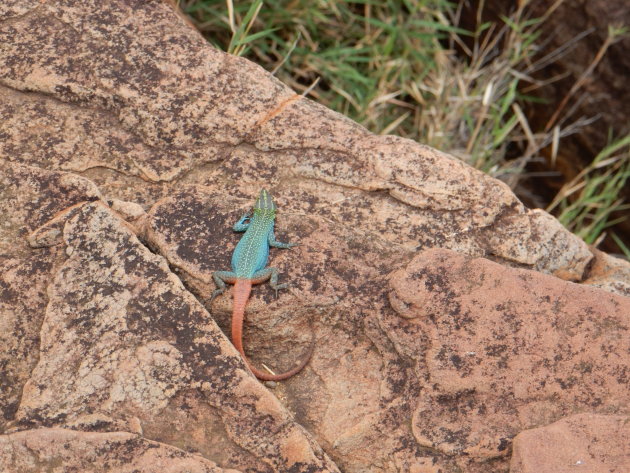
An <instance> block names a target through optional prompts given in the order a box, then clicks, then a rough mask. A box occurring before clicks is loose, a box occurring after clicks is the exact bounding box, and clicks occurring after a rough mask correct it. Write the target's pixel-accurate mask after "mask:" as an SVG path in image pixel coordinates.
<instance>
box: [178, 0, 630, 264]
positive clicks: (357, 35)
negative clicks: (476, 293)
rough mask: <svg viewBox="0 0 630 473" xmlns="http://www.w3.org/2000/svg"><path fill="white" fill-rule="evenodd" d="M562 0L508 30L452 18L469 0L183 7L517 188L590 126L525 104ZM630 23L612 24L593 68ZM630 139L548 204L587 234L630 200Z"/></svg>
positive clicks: (377, 119)
mask: <svg viewBox="0 0 630 473" xmlns="http://www.w3.org/2000/svg"><path fill="white" fill-rule="evenodd" d="M522 3H523V4H526V3H527V2H522ZM559 3H560V2H556V3H554V5H553V6H552V7H551V8H550V10H549V11H548V12H547V14H546V15H545V16H543V17H542V18H535V19H532V18H528V16H527V14H526V12H525V11H524V10H519V11H517V12H516V13H515V14H513V15H512V16H511V17H510V18H503V26H502V27H500V28H497V27H496V25H493V24H490V23H481V22H480V21H478V22H477V23H478V24H480V26H479V28H478V29H477V31H473V32H469V31H465V30H463V29H460V28H457V27H454V26H453V25H457V24H459V23H460V22H459V17H460V15H461V12H462V4H463V2H459V3H452V2H449V1H446V0H381V1H376V0H358V1H352V2H349V1H339V0H317V1H313V0H266V1H265V2H264V3H263V1H262V0H253V1H248V2H244V1H242V2H234V1H233V0H183V1H181V2H180V7H181V8H182V9H183V10H184V12H186V13H187V14H189V15H190V16H191V18H192V19H193V21H194V22H195V23H196V24H197V26H198V28H199V29H200V30H201V31H202V32H203V33H205V34H206V36H207V37H208V39H209V40H210V41H211V42H213V44H215V46H217V47H218V48H220V49H223V50H225V51H228V52H230V53H232V54H235V55H241V56H246V57H248V58H249V59H251V60H252V61H254V62H256V63H258V64H260V65H262V66H263V67H265V68H267V69H268V70H269V71H270V72H272V73H273V74H275V75H276V76H277V77H278V78H279V79H280V80H281V81H283V82H284V83H286V84H287V85H289V86H290V87H292V88H293V89H294V90H296V91H298V92H302V93H309V94H310V95H311V96H312V97H313V99H314V100H316V101H318V102H320V103H322V104H324V105H326V106H328V107H330V108H332V109H334V110H336V111H339V112H341V113H343V114H344V115H347V116H349V117H350V118H352V119H354V120H356V121H357V122H359V123H361V124H363V125H364V126H365V127H367V128H368V129H369V130H371V131H372V132H374V133H379V134H387V133H393V134H396V135H399V136H403V137H407V138H411V139H414V140H417V141H420V142H422V143H426V144H428V145H430V146H433V147H435V148H438V149H440V150H443V151H446V152H449V153H451V154H453V155H455V156H457V157H459V158H460V159H462V160H464V161H466V162H467V163H469V164H470V165H472V166H474V167H476V168H478V169H481V170H483V171H485V172H487V173H489V174H491V175H492V176H494V177H497V178H499V179H502V180H504V181H505V182H507V183H508V185H510V186H511V187H512V188H513V189H515V190H516V192H517V194H518V185H519V181H520V179H521V178H522V176H523V173H524V169H525V166H526V164H527V163H528V162H530V161H531V160H535V159H541V158H540V152H541V150H542V149H543V148H548V147H550V146H551V150H552V153H553V155H554V156H555V153H557V150H558V147H559V142H560V140H561V139H562V138H563V137H564V136H566V135H568V134H571V133H575V132H576V130H577V129H579V128H580V127H581V126H584V125H586V124H588V121H586V120H578V121H577V122H574V123H570V124H565V125H563V126H562V127H560V126H559V125H557V124H558V123H563V122H564V121H566V120H561V119H560V118H561V115H560V113H561V111H562V110H561V109H563V108H564V106H562V107H560V108H559V110H558V113H557V114H556V115H554V117H553V118H552V120H550V122H549V123H548V125H547V127H546V130H544V131H541V132H535V131H533V130H532V128H531V127H530V125H529V123H528V122H527V119H526V117H525V114H524V113H523V111H522V109H523V104H525V103H526V102H528V101H532V100H535V99H534V98H533V97H531V96H530V95H529V94H530V93H531V92H533V91H534V90H535V89H536V88H538V87H541V86H543V85H544V83H542V82H540V81H538V80H535V79H534V78H533V77H532V75H533V73H534V72H536V71H538V70H540V69H541V68H543V67H544V66H546V65H548V64H549V63H550V62H552V61H553V58H554V55H556V54H557V53H560V52H554V53H553V54H550V55H548V56H545V57H539V56H538V55H537V52H538V47H537V41H539V39H540V38H539V34H540V29H539V28H540V25H541V24H542V22H544V21H545V19H546V17H548V16H549V15H550V14H551V13H552V12H553V10H554V9H555V8H556V7H557V6H558V5H559ZM625 33H626V32H625V30H620V29H616V30H615V29H611V31H610V35H609V36H610V38H609V41H608V42H607V44H605V45H604V46H603V47H602V50H600V53H601V54H598V57H597V58H595V60H594V61H593V64H592V67H591V68H590V69H591V70H592V68H594V67H595V65H596V63H597V62H599V60H600V59H601V57H603V55H604V54H605V52H606V49H607V48H608V47H609V46H610V44H612V43H613V42H614V41H615V40H616V39H617V38H619V37H620V36H621V35H623V34H625ZM577 40H579V38H576V41H577ZM587 72H588V71H587ZM580 82H581V81H578V83H576V85H575V86H574V87H573V88H572V89H571V90H570V91H569V93H568V95H567V99H568V97H569V96H570V95H573V94H576V93H578V92H579V89H580V87H581V85H582V84H581V83H580ZM629 145H630V137H622V138H620V139H619V140H617V141H615V142H612V143H611V144H610V145H609V146H608V147H607V148H606V149H604V150H602V152H601V153H600V154H599V156H597V158H596V159H595V160H594V161H593V163H592V164H591V165H590V166H589V167H588V168H587V169H585V170H584V171H583V172H582V173H580V175H579V176H577V178H576V179H574V180H573V181H572V182H571V183H569V184H567V185H566V186H565V187H563V189H562V190H561V192H560V193H559V195H558V196H557V198H556V199H555V200H554V202H553V203H552V204H551V206H550V208H549V209H550V210H554V211H556V212H557V213H558V215H559V218H560V220H561V221H562V222H563V223H564V224H565V225H566V226H567V227H568V228H570V229H571V230H573V231H574V232H576V233H577V234H578V235H580V236H582V238H584V239H585V240H586V241H587V242H589V243H598V242H599V241H601V238H602V237H603V235H604V231H605V229H607V228H608V227H609V226H610V225H612V224H614V223H616V221H617V219H612V220H611V214H613V211H619V210H625V209H627V208H628V206H627V205H625V204H624V203H623V202H621V201H620V200H619V198H618V197H617V195H618V192H619V190H620V189H621V188H623V186H624V185H625V183H626V180H627V179H628V173H629V172H630V154H629V150H630V146H629ZM552 157H553V156H552ZM617 240H619V238H617ZM617 240H616V241H617ZM619 241H620V240H619ZM619 246H620V248H621V249H622V250H623V249H624V247H623V245H622V244H620V245H619ZM628 257H630V254H628Z"/></svg>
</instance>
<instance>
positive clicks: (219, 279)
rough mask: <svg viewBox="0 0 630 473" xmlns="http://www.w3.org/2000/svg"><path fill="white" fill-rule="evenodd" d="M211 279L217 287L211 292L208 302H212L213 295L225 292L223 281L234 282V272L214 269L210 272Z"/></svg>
mask: <svg viewBox="0 0 630 473" xmlns="http://www.w3.org/2000/svg"><path fill="white" fill-rule="evenodd" d="M212 279H213V280H214V283H215V284H216V286H217V288H216V290H214V291H213V292H212V295H211V296H210V302H212V301H213V300H214V298H215V297H217V296H218V295H220V294H223V293H224V292H225V283H228V284H234V283H235V282H236V273H233V272H232V271H215V272H214V273H212Z"/></svg>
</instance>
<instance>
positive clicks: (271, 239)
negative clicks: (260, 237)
mask: <svg viewBox="0 0 630 473" xmlns="http://www.w3.org/2000/svg"><path fill="white" fill-rule="evenodd" d="M267 241H268V242H269V246H273V247H274V248H285V249H288V248H292V247H294V246H298V244H297V243H281V242H279V241H278V240H276V237H275V235H274V234H273V231H271V232H269V237H268V238H267Z"/></svg>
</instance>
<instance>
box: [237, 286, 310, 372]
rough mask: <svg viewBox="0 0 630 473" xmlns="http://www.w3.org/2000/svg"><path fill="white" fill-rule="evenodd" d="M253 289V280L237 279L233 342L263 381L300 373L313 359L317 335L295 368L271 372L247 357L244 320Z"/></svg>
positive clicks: (247, 363)
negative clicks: (261, 368)
mask: <svg viewBox="0 0 630 473" xmlns="http://www.w3.org/2000/svg"><path fill="white" fill-rule="evenodd" d="M251 291H252V282H251V280H249V279H237V280H236V283H235V284H234V308H233V312H232V343H233V344H234V346H235V347H236V349H237V350H238V351H239V352H240V354H241V355H242V356H243V360H245V364H246V365H247V367H248V368H249V369H250V371H251V372H252V373H254V375H255V376H256V377H257V378H258V379H262V380H263V381H282V380H283V379H287V378H290V377H291V376H293V375H294V374H297V373H299V372H300V371H301V370H302V368H304V367H305V366H306V364H307V363H308V362H309V360H310V359H311V356H312V355H313V350H314V349H315V336H314V335H313V339H312V341H311V346H310V348H309V351H308V353H307V354H306V356H305V357H304V360H303V361H302V362H301V363H300V364H299V365H298V366H296V367H295V368H293V369H291V370H289V371H286V372H284V373H280V374H269V373H265V372H263V371H260V370H258V369H256V368H254V367H253V366H252V364H251V363H250V361H249V360H248V359H247V356H246V355H245V351H244V350H243V320H244V318H245V305H246V304H247V300H248V299H249V294H250V293H251Z"/></svg>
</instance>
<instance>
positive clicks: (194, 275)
mask: <svg viewBox="0 0 630 473" xmlns="http://www.w3.org/2000/svg"><path fill="white" fill-rule="evenodd" d="M0 17H2V18H4V19H5V20H4V22H3V23H0V96H1V97H2V100H0V118H1V120H0V135H1V136H2V139H1V140H0V153H1V154H2V155H3V156H6V159H5V160H4V161H3V162H2V163H1V165H0V166H1V168H0V173H1V174H0V178H1V179H2V181H1V184H2V186H1V187H0V192H1V193H2V199H0V206H1V210H2V212H3V214H4V215H5V216H6V219H5V224H4V225H0V237H1V238H0V250H1V253H0V254H1V255H2V256H1V258H2V259H1V261H2V272H1V273H0V281H1V285H0V290H1V291H2V292H0V296H1V299H0V301H1V303H2V305H1V306H0V310H1V311H2V314H1V318H0V320H1V321H2V324H3V325H2V328H3V333H2V335H0V336H1V337H3V338H2V340H1V341H2V343H3V347H6V349H3V350H2V351H0V369H2V373H1V376H2V378H1V379H2V382H3V384H5V380H6V384H7V385H8V386H9V389H7V390H4V389H3V390H2V392H1V394H0V408H1V409H2V416H3V421H4V424H3V425H2V428H3V431H4V432H5V433H8V432H11V435H23V436H24V438H29V436H30V435H36V434H34V433H33V432H35V431H36V430H35V429H42V428H54V429H72V430H75V431H80V434H79V433H77V434H76V435H77V436H78V437H77V438H78V439H79V440H77V442H78V443H72V445H73V447H72V448H73V449H75V450H76V451H75V453H74V454H73V455H71V457H72V458H71V457H70V456H65V457H63V458H65V460H63V461H62V464H63V462H67V464H68V465H82V464H84V463H82V462H83V461H84V460H82V459H83V458H84V455H83V453H82V452H83V448H84V447H83V446H82V445H83V442H84V441H85V440H84V439H85V438H86V437H81V435H83V434H85V433H86V432H98V433H99V435H105V436H107V435H114V434H116V432H118V434H120V432H123V434H120V435H124V436H128V435H132V434H133V435H135V436H138V437H137V438H138V439H140V440H138V442H139V443H140V444H141V445H146V444H145V442H154V443H150V445H151V446H154V445H155V442H157V443H159V444H160V445H163V446H164V448H166V449H167V450H168V449H169V448H177V449H181V450H183V451H187V452H195V453H197V454H199V455H200V456H202V457H203V458H205V459H207V460H210V461H212V462H214V464H216V465H219V467H222V468H223V467H224V468H234V469H237V470H240V471H263V472H284V471H291V472H294V473H298V472H309V473H312V472H320V471H322V472H327V471H338V468H339V469H342V470H343V471H347V472H359V471H411V472H414V473H437V472H438V471H440V470H441V471H457V470H458V469H460V470H461V468H465V469H466V471H471V472H474V471H489V469H490V471H506V468H507V464H508V457H507V455H508V452H509V445H510V439H511V438H512V437H513V436H514V435H516V434H517V433H518V432H519V431H521V430H523V429H525V428H529V427H534V426H538V425H545V424H548V423H549V422H552V421H554V420H557V419H558V418H560V417H561V416H563V415H567V414H569V413H571V412H573V410H578V409H585V408H588V409H589V410H591V411H593V412H603V411H605V410H607V409H610V410H615V409H617V410H618V411H619V412H626V411H627V409H628V406H627V397H628V396H627V395H626V396H625V397H624V394H627V379H626V378H624V376H625V371H624V364H623V363H624V358H623V356H624V353H626V352H624V350H626V349H627V337H625V338H624V336H623V334H624V333H625V332H624V330H625V327H626V326H627V317H625V318H624V311H626V312H625V314H627V313H628V311H627V304H628V302H627V299H625V298H623V297H621V296H615V295H612V294H610V293H607V292H604V291H602V290H600V289H595V288H591V287H584V286H583V285H577V284H572V283H568V282H566V281H563V280H562V279H568V280H575V281H583V280H586V281H588V282H591V283H593V284H597V285H600V286H601V287H605V288H606V289H608V290H610V291H619V292H623V290H624V287H625V286H624V285H625V284H626V282H627V281H628V280H629V279H630V276H629V275H630V266H629V265H627V264H624V263H619V264H618V265H617V266H615V269H614V271H613V270H610V271H608V269H606V270H602V271H599V269H598V268H602V267H604V268H608V267H609V266H606V264H608V263H605V258H599V256H598V255H597V254H595V256H594V254H593V251H591V250H590V249H589V248H588V247H587V246H586V245H585V244H584V243H583V242H582V241H581V240H579V239H578V238H577V237H575V236H574V235H572V234H570V233H569V232H567V231H566V230H564V229H563V228H561V226H560V225H559V224H558V222H556V221H555V220H554V219H553V218H551V217H550V216H549V215H547V214H545V213H544V212H541V211H532V210H528V209H526V208H525V207H524V206H523V205H522V204H521V203H520V202H519V201H518V200H517V199H516V198H515V197H514V195H513V194H512V193H511V192H510V191H509V189H508V188H507V187H506V186H505V185H504V184H502V183H500V182H499V181H496V180H494V179H491V178H489V177H487V176H485V175H483V174H481V173H479V172H477V171H475V170H472V169H470V168H468V167H466V166H465V165H463V164H462V163H461V162H459V161H457V160H455V159H454V158H452V157H449V156H446V155H444V154H443V153H440V152H438V151H436V150H433V149H430V148H427V147H425V146H422V145H420V144H417V143H414V142H411V141H408V140H403V139H400V138H396V137H384V136H373V135H370V134H369V133H368V132H367V131H366V130H364V129H363V128H361V127H359V126H358V125H356V124H355V123H353V122H351V121H350V120H348V119H346V118H344V117H342V116H340V115H338V114H335V113H333V112H330V111H329V110H326V109H325V108H324V107H321V106H320V105H317V104H314V103H313V102H311V101H308V100H306V99H304V98H302V97H299V96H297V95H296V94H295V93H293V92H292V91H290V90H289V89H287V88H286V87H284V86H283V85H282V84H280V83H279V82H278V81H276V80H275V79H274V78H272V77H271V76H269V74H267V73H266V72H265V71H263V70H262V69H261V68H259V67H257V66H255V65H252V64H250V63H248V62H247V61H244V60H242V59H239V58H234V57H231V56H228V55H225V54H223V53H220V52H218V51H216V50H214V49H213V48H212V47H210V46H209V45H208V44H207V43H206V42H205V41H203V40H202V38H201V37H200V36H199V35H198V34H197V33H196V32H195V31H194V30H192V29H191V28H190V27H189V25H188V24H187V23H186V22H184V21H183V20H182V19H181V18H180V17H179V16H177V15H176V14H175V12H173V10H172V9H171V8H170V7H169V6H168V5H165V4H163V3H161V2H143V1H131V2H130V1H124V2H123V1H112V2H106V3H102V2H96V1H87V2H79V1H74V0H65V1H61V0H57V1H49V2H44V3H40V2H31V3H29V2H23V3H20V4H19V5H18V4H16V3H14V2H13V3H5V4H2V6H0ZM261 187H266V188H268V189H270V190H271V192H272V193H273V194H274V197H275V198H276V201H277V204H278V207H279V209H280V211H279V216H278V226H277V234H278V238H279V239H281V240H283V239H284V240H290V241H295V242H297V243H299V244H300V245H299V246H298V247H296V248H292V249H291V250H290V251H282V252H278V251H272V253H271V257H272V264H273V265H274V266H277V267H278V268H279V270H280V277H281V280H282V281H283V282H288V283H290V285H291V286H290V288H289V289H288V290H285V291H280V293H279V296H278V298H277V299H276V298H275V295H274V293H273V291H272V290H271V289H270V288H269V287H267V286H260V287H256V288H255V289H254V292H253V295H252V300H251V301H250V303H249V304H248V306H247V314H246V327H245V347H246V350H247V351H248V353H249V354H250V355H251V357H252V359H253V360H254V362H255V363H256V364H257V365H259V364H261V363H263V362H264V363H265V364H267V365H269V366H271V367H272V368H274V369H277V370H283V369H286V368H287V367H290V366H291V364H292V363H293V362H295V360H296V359H297V358H299V356H300V355H301V354H302V353H303V350H304V349H305V348H306V347H307V346H308V342H309V340H310V337H311V333H314V334H315V337H316V340H317V345H316V350H315V353H314V356H313V359H312V360H311V362H310V363H309V365H308V366H307V367H306V368H305V370H304V371H303V372H301V373H300V374H299V375H298V376H296V377H294V378H291V379H289V380H287V381H286V382H283V383H277V384H275V385H273V386H271V385H267V386H263V385H262V384H260V383H258V382H257V381H256V380H255V379H254V378H253V377H252V376H251V374H250V373H248V372H247V370H246V367H245V365H244V364H243V362H242V360H241V359H240V356H239V355H238V352H236V350H235V349H234V348H233V347H232V345H231V344H230V343H229V341H228V340H227V338H226V336H225V335H224V331H225V329H226V328H227V326H228V325H229V317H230V305H231V303H230V299H229V293H226V294H225V295H224V296H223V297H220V298H217V299H216V300H215V301H214V302H213V303H212V304H210V303H209V301H208V296H209V294H210V293H211V291H212V290H213V288H214V287H213V285H212V281H211V273H212V271H215V270H217V269H226V268H227V267H228V265H229V261H230V253H231V251H232V249H233V248H234V245H235V244H236V241H237V240H238V235H235V234H234V233H233V232H232V231H231V226H232V225H233V223H234V221H236V219H238V217H239V216H240V215H241V214H242V212H243V211H244V210H246V209H248V208H249V207H250V206H251V205H252V201H253V196H255V195H256V194H257V193H258V192H259V190H260V188H261ZM434 247H435V248H450V249H451V250H456V251H458V252H459V253H462V254H465V255H470V256H474V257H480V256H486V257H488V258H491V259H493V260H494V261H495V262H494V263H492V262H489V261H487V260H483V259H475V260H468V259H466V257H465V256H459V257H458V256H456V255H455V254H454V253H442V252H440V251H437V252H421V250H423V249H427V248H434ZM594 259H595V263H594V264H593V261H594ZM422 261H424V263H422ZM600 262H604V263H601V264H602V265H603V266H602V265H600ZM422 264H424V265H425V266H424V267H423V266H422ZM515 266H516V267H520V268H529V269H531V270H536V271H538V272H535V271H524V270H523V269H518V270H516V269H514V267H515ZM591 266H592V267H593V268H596V269H597V270H598V272H597V273H593V277H597V280H589V279H588V278H589V277H590V276H591ZM466 267H471V268H473V269H472V270H470V271H465V270H464V269H465V268H466ZM540 273H548V274H553V275H555V277H553V276H550V275H543V274H540ZM424 274H426V275H429V276H430V277H429V279H426V278H425V276H424ZM497 275H499V276H497ZM482 276H484V277H486V279H487V280H489V281H495V282H496V287H495V286H493V285H490V286H488V285H484V284H485V283H484V281H483V280H482V279H480V278H482ZM414 278H417V279H414ZM423 278H425V279H423ZM502 280H505V281H506V282H505V283H503V282H502ZM427 281H428V282H427ZM523 281H526V282H527V283H525V282H523ZM520 282H523V284H522V285H519V284H520ZM445 288H446V289H445ZM466 291H472V292H471V293H470V294H473V295H472V296H471V295H470V294H469V293H467V292H466ZM388 296H389V297H388ZM449 298H450V299H449ZM473 299H474V300H473ZM451 303H452V304H455V306H457V304H459V307H460V309H458V310H460V312H459V313H457V311H456V310H455V309H454V308H451V307H450V306H449V304H451ZM455 306H454V307H455ZM532 308H535V310H534V311H533V313H531V312H532ZM451 309H453V312H452V314H451V315H449V314H450V312H449V310H451ZM550 321H552V322H556V325H553V324H552V323H551V322H550ZM558 324H560V325H558ZM221 328H223V329H224V331H222V330H221ZM490 329H492V330H493V332H492V333H491V334H490V335H488V334H489V333H490V332H489V330H490ZM495 334H496V336H497V337H503V339H504V341H503V342H500V341H496V342H493V341H491V340H489V339H486V338H484V337H486V336H487V337H490V336H494V335H495ZM538 334H540V337H539V339H538V338H536V337H537V335H538ZM552 335H555V336H557V337H559V339H560V341H561V344H560V345H558V346H556V344H555V343H554V341H553V340H552ZM453 337H457V343H455V342H454V341H453V340H454V339H453ZM591 339H597V340H598V343H597V344H587V343H585V342H584V341H585V340H586V341H588V340H591ZM604 342H605V343H604ZM460 343H461V346H462V347H464V348H465V353H464V354H463V355H462V354H461V353H459V351H461V350H460V349H459V348H458V346H459V345H458V344H460ZM494 345H497V347H494ZM500 345H501V346H502V345H506V348H505V349H503V348H501V346H500ZM582 345H584V349H583V352H579V351H578V349H577V348H576V347H577V346H580V350H582ZM464 348H462V349H464ZM528 350H537V351H536V353H535V356H533V355H531V353H530V352H529V351H528ZM473 351H474V352H475V353H476V355H474V357H473V356H472V355H466V353H468V352H473ZM451 355H453V356H455V355H457V356H459V357H460V358H453V356H451ZM557 356H560V358H557ZM473 361H474V363H473ZM626 361H627V360H626ZM626 365H627V362H626ZM461 370H470V373H471V376H470V378H467V376H464V374H466V373H465V372H464V371H461ZM528 370H529V371H528ZM523 373H526V374H527V376H525V375H524V374H523ZM473 375H474V376H473ZM549 376H553V377H550V378H549V379H548V380H547V377H549ZM576 380H578V381H580V382H577V381H576ZM542 381H545V384H544V385H542V384H541V383H542ZM488 386H493V388H492V389H488ZM563 386H564V387H563ZM270 389H273V392H272V391H271V390H270ZM449 429H450V432H453V435H450V433H449ZM460 431H461V435H460V433H459V432H460ZM55 432H58V431H57V430H55ZM118 434H116V435H118ZM455 434H457V435H455ZM63 435H66V434H63ZM63 435H62V434H58V436H57V434H55V435H53V437H55V436H57V437H58V438H64V437H63ZM57 437H55V438H57ZM12 438H13V437H12ZM18 438H21V437H18ZM102 438H104V439H107V438H109V437H102ZM124 438H125V439H127V437H124ZM6 441H7V442H8V441H9V440H6ZM25 441H26V440H25ZM99 441H101V440H99ZM124 441H125V442H127V440H124ZM19 442H22V440H20V441H19ZM47 442H48V441H47ZM104 442H109V440H104ZM46 445H47V446H46V449H47V451H49V452H50V454H46V455H48V456H46V458H52V457H54V458H61V457H60V456H55V455H61V453H60V452H56V453H55V449H60V448H62V447H61V445H62V443H61V442H56V441H52V440H51V441H50V442H48V443H47V444H46ZM143 448H144V447H143ZM151 448H153V447H151ZM156 448H157V447H156ZM159 448H162V447H159ZM169 451H170V450H169ZM64 455H65V453H64ZM68 455H70V454H68ZM182 458H183V457H182ZM186 458H188V457H186ZM13 464H14V463H11V465H13ZM125 465H127V464H126V463H125ZM121 468H122V467H121ZM191 468H192V467H191ZM217 468H218V467H217ZM123 471H124V470H123ZM202 471H203V470H202Z"/></svg>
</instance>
